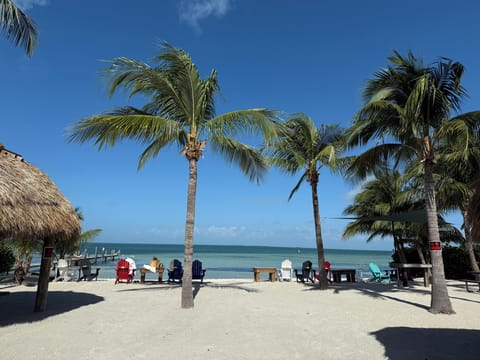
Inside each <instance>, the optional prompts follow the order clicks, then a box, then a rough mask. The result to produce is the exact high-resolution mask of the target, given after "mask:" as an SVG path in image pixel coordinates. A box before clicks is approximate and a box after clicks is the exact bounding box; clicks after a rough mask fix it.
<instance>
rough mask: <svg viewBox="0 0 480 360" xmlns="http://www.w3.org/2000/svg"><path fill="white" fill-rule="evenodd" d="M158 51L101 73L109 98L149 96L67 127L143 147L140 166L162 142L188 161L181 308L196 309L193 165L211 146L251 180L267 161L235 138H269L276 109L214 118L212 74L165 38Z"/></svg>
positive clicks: (73, 133) (84, 137) (74, 137)
mask: <svg viewBox="0 0 480 360" xmlns="http://www.w3.org/2000/svg"><path fill="white" fill-rule="evenodd" d="M162 49H163V52H161V53H160V54H159V55H158V56H156V57H155V58H154V61H155V63H156V65H155V66H150V65H147V64H145V63H143V62H141V61H137V60H133V59H130V58H126V57H119V58H116V59H114V60H112V61H111V65H110V67H109V68H108V69H107V70H106V75H107V79H108V80H109V82H110V95H112V94H113V93H114V92H115V91H116V90H117V89H118V88H123V89H126V90H127V91H128V92H129V95H130V96H134V95H136V94H140V95H143V96H145V98H146V99H147V102H146V104H145V105H144V106H143V107H142V108H140V109H138V108H135V107H132V106H126V107H121V108H118V109H115V110H113V111H111V112H109V113H107V114H103V115H95V116H92V117H88V118H84V119H81V120H80V121H79V122H77V123H76V124H75V125H74V126H73V127H72V128H71V129H70V130H69V132H70V134H69V141H77V142H80V143H83V142H85V141H88V140H92V139H93V140H94V141H95V145H96V146H97V147H98V149H102V148H105V147H111V146H114V145H115V144H116V143H117V141H118V140H120V139H131V140H134V141H137V142H139V143H141V144H144V145H145V146H146V147H145V150H144V151H143V152H142V154H141V155H140V159H139V163H138V168H139V169H140V168H142V167H143V166H144V164H145V163H146V162H147V161H148V160H150V159H152V158H154V157H156V156H157V154H158V153H159V151H160V150H161V149H163V148H164V147H166V146H167V145H171V144H175V145H177V146H178V147H179V150H180V152H181V154H182V155H184V156H185V158H186V159H187V160H188V162H189V183H188V195H187V216H186V225H185V262H184V275H183V281H182V283H183V285H182V307H184V308H189V307H193V293H192V286H191V284H192V266H191V263H192V256H193V230H194V221H195V197H196V184H197V162H198V160H200V158H201V156H202V153H203V151H204V148H205V147H206V146H210V148H211V149H212V150H214V151H216V152H218V153H220V154H221V155H223V157H224V158H225V159H226V160H227V161H229V162H232V163H235V164H238V165H239V167H240V169H241V170H242V171H243V172H244V173H245V174H246V175H247V176H248V177H249V178H250V180H252V181H255V180H256V181H259V180H260V179H261V178H262V175H263V174H264V172H265V170H266V169H267V164H266V162H265V160H264V159H263V158H262V156H261V155H260V153H259V152H258V151H256V150H255V149H254V148H252V147H251V146H249V145H246V144H244V143H241V142H239V141H237V140H235V139H234V137H235V136H242V135H243V136H245V135H251V134H255V133H257V132H260V133H262V134H263V136H264V140H265V141H266V142H267V143H269V142H270V140H272V139H274V138H275V136H276V129H277V127H278V123H277V120H278V113H277V112H276V111H272V110H267V109H247V110H238V111H232V112H228V113H225V114H221V115H217V114H216V113H215V101H214V100H215V95H216V94H217V93H218V92H219V86H218V82H217V73H216V71H215V70H212V71H211V73H210V75H209V76H208V77H207V78H206V79H202V78H201V77H200V74H199V71H198V69H197V67H196V66H195V64H194V63H193V62H192V59H191V57H190V56H189V54H187V53H186V52H185V51H183V50H181V49H176V48H174V47H172V46H171V45H169V44H167V43H163V46H162Z"/></svg>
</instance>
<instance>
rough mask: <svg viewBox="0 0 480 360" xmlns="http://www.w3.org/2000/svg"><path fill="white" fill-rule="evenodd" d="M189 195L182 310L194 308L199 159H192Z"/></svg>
mask: <svg viewBox="0 0 480 360" xmlns="http://www.w3.org/2000/svg"><path fill="white" fill-rule="evenodd" d="M188 164H189V180H188V193H187V219H186V224H185V242H184V262H183V278H182V308H183V309H189V308H193V289H192V259H193V231H194V228H195V198H196V194H197V159H195V158H191V159H189V161H188Z"/></svg>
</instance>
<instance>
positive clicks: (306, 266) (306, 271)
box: [294, 260, 315, 283]
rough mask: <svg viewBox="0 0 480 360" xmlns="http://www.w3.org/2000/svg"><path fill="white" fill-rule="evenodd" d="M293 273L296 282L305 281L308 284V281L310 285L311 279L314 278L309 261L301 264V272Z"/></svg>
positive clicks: (313, 271)
mask: <svg viewBox="0 0 480 360" xmlns="http://www.w3.org/2000/svg"><path fill="white" fill-rule="evenodd" d="M294 272H295V277H296V278H297V282H299V281H301V282H302V283H304V282H305V281H307V282H308V280H310V281H311V282H312V283H313V282H314V280H313V279H314V278H315V270H313V269H312V262H311V261H310V260H307V261H304V262H303V264H302V270H301V271H300V272H299V271H298V270H297V269H295V270H294Z"/></svg>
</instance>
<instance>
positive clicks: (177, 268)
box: [168, 259, 183, 282]
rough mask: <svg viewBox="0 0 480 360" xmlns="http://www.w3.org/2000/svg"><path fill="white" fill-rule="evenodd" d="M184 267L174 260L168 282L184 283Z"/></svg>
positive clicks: (171, 263) (170, 267)
mask: <svg viewBox="0 0 480 360" xmlns="http://www.w3.org/2000/svg"><path fill="white" fill-rule="evenodd" d="M182 276H183V267H182V263H181V262H180V260H177V259H173V260H172V261H171V262H170V266H169V269H168V282H175V281H176V280H178V282H182Z"/></svg>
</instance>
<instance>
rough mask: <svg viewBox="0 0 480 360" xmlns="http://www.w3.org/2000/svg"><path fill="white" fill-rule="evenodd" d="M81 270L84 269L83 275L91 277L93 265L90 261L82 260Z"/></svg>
mask: <svg viewBox="0 0 480 360" xmlns="http://www.w3.org/2000/svg"><path fill="white" fill-rule="evenodd" d="M80 268H81V269H82V273H83V275H84V276H90V275H91V274H92V265H91V264H90V260H88V259H82V260H80Z"/></svg>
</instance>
